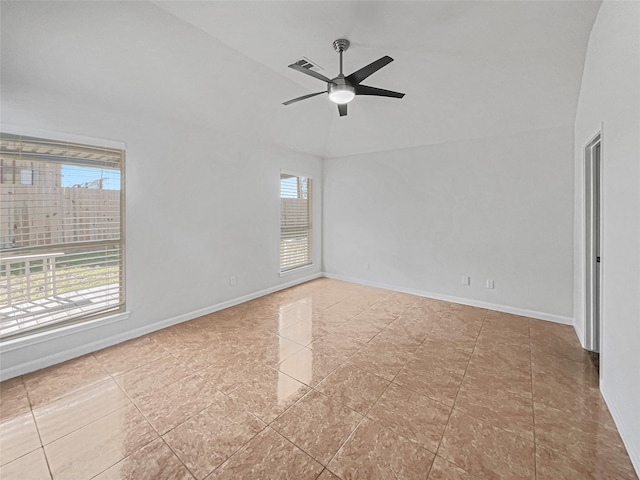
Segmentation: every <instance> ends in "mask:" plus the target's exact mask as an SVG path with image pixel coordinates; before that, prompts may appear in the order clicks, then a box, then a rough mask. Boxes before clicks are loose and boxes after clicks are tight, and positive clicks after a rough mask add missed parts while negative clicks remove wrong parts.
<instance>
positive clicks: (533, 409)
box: [529, 320, 538, 479]
mask: <svg viewBox="0 0 640 480" xmlns="http://www.w3.org/2000/svg"><path fill="white" fill-rule="evenodd" d="M529 367H530V369H531V416H532V420H533V477H534V478H535V479H537V478H538V442H537V440H536V406H535V402H536V400H535V395H534V390H533V348H532V344H531V320H529Z"/></svg>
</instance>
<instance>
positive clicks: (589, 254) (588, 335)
mask: <svg viewBox="0 0 640 480" xmlns="http://www.w3.org/2000/svg"><path fill="white" fill-rule="evenodd" d="M601 143H602V141H601V134H600V133H598V134H597V135H596V136H595V137H594V138H593V139H592V140H591V141H590V142H589V143H588V144H587V146H586V147H585V150H584V159H585V229H586V230H585V255H586V257H585V273H586V275H585V280H586V289H585V293H586V295H585V297H586V305H585V307H586V308H585V347H586V349H587V350H589V351H591V352H595V353H599V352H600V341H601V337H602V319H601V311H602V309H601V298H602V257H601V244H602V195H601V192H602V189H601V185H602V183H601V177H602V145H601Z"/></svg>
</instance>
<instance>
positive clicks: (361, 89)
mask: <svg viewBox="0 0 640 480" xmlns="http://www.w3.org/2000/svg"><path fill="white" fill-rule="evenodd" d="M355 89H356V95H373V96H376V97H393V98H402V97H404V93H400V92H392V91H391V90H383V89H382V88H376V87H367V86H366V85H356V86H355Z"/></svg>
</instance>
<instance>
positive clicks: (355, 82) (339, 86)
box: [283, 38, 404, 117]
mask: <svg viewBox="0 0 640 480" xmlns="http://www.w3.org/2000/svg"><path fill="white" fill-rule="evenodd" d="M333 48H334V49H335V51H336V52H338V53H339V54H340V74H339V75H338V76H337V77H335V78H327V77H325V76H324V75H322V74H321V73H318V72H316V71H314V70H310V69H309V68H305V67H303V66H302V65H300V64H298V63H293V64H291V65H289V68H293V69H294V70H297V71H299V72H302V73H305V74H307V75H310V76H312V77H315V78H317V79H319V80H322V81H323V82H326V83H327V89H326V90H323V91H322V92H316V93H310V94H309V95H303V96H301V97H298V98H294V99H293V100H289V101H288V102H284V103H283V105H291V104H292V103H296V102H299V101H300V100H305V99H307V98H311V97H315V96H316V95H321V94H323V93H328V94H329V100H331V101H332V102H334V103H336V104H338V112H339V113H340V116H341V117H344V116H345V115H346V114H347V103H349V102H350V101H351V100H353V99H354V97H355V96H356V95H373V96H377V97H392V98H402V97H404V93H399V92H392V91H391V90H383V89H382V88H375V87H369V86H367V85H362V84H361V83H360V82H362V81H363V80H364V79H366V78H367V77H368V76H369V75H371V74H372V73H375V72H377V71H378V70H380V69H381V68H382V67H384V66H385V65H387V64H389V63H391V62H393V58H391V57H389V56H386V55H385V56H384V57H382V58H379V59H378V60H376V61H375V62H372V63H370V64H369V65H367V66H366V67H362V68H361V69H360V70H357V71H355V72H353V73H352V74H351V75H347V76H346V77H345V76H344V74H343V73H342V53H343V52H345V51H346V50H347V49H348V48H349V40H346V39H344V38H340V39H338V40H336V41H335V42H333Z"/></svg>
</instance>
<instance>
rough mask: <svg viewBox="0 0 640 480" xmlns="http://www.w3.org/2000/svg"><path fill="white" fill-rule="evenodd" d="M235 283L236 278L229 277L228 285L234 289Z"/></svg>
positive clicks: (236, 281)
mask: <svg viewBox="0 0 640 480" xmlns="http://www.w3.org/2000/svg"><path fill="white" fill-rule="evenodd" d="M237 283H238V279H237V278H236V277H229V285H231V286H232V287H235V286H236V284H237Z"/></svg>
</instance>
